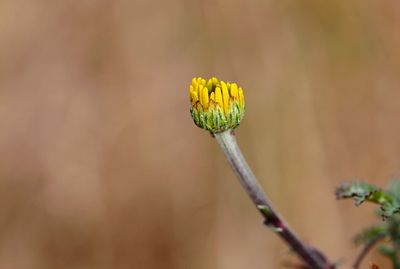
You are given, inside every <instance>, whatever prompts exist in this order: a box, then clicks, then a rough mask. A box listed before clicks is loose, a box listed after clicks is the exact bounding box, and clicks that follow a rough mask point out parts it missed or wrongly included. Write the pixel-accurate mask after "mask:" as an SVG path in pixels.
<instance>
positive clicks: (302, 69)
mask: <svg viewBox="0 0 400 269" xmlns="http://www.w3.org/2000/svg"><path fill="white" fill-rule="evenodd" d="M399 27H400V3H398V2H396V1H383V2H379V1H372V0H366V1H319V0H304V1H286V0H283V1H282V0H267V1H261V0H249V1H226V0H214V1H211V0H204V1H183V0H171V1H161V0H159V1H145V0H134V1H127V0H115V1H105V0H97V1H93V0H92V1H90V0H82V1H67V0H66V1H49V0H47V1H45V0H36V1H22V0H3V1H1V2H0V40H1V41H0V59H1V60H0V124H1V125H0V126H1V132H0V152H1V155H0V208H1V209H0V268H7V269H13V268H16V269H19V268H34V269H35V268H40V269H47V268H75V269H78V268H79V269H83V268H89V269H90V268H93V269H94V268H96V269H102V268H116V269H120V268H121V269H125V268H135V269H136V268H138V269H139V268H146V269H147V268H150V269H151V268H177V269H180V268H182V269H183V268H185V269H186V268H190V269H197V268H198V269H200V268H216V269H235V268H238V269H239V268H285V267H284V263H285V262H286V261H288V260H292V261H293V258H290V255H288V248H287V247H286V246H285V245H284V244H283V243H282V242H281V241H280V240H279V239H278V238H277V236H276V235H275V234H273V232H271V231H269V230H268V229H266V228H265V227H263V225H262V220H261V218H260V216H259V214H258V212H257V211H256V210H255V209H254V207H253V205H252V204H251V202H250V200H249V199H248V198H247V197H246V195H245V193H244V191H243V190H242V189H241V188H240V185H239V183H238V182H237V180H236V178H235V177H234V175H233V173H232V171H231V170H230V168H229V166H228V164H227V162H226V160H225V158H224V156H223V154H222V152H221V150H220V149H219V148H218V146H217V144H216V142H215V141H213V139H212V138H211V136H210V135H209V134H207V133H206V132H205V131H202V130H200V129H198V128H197V127H196V126H195V125H194V124H193V122H192V120H191V118H190V115H189V111H188V109H189V103H188V99H189V97H188V86H189V83H190V81H191V79H192V77H194V76H203V77H209V76H217V77H219V78H220V79H223V80H230V81H236V82H238V83H239V85H241V86H242V87H243V88H244V89H245V97H246V104H247V115H246V117H245V119H244V121H243V123H242V124H241V126H240V127H239V128H238V130H237V138H238V141H239V144H240V145H241V147H242V150H243V152H244V154H245V156H246V157H247V158H248V161H249V163H250V165H251V166H252V167H253V169H254V172H255V174H256V175H257V176H258V177H259V179H260V181H261V183H262V185H263V186H264V187H265V189H266V192H267V193H268V195H269V196H270V199H271V200H272V202H273V203H274V205H275V206H276V207H277V208H278V209H279V210H280V211H281V212H282V214H283V215H284V216H285V217H286V218H287V220H288V221H289V222H290V223H291V225H292V226H293V227H294V228H295V230H297V232H298V233H299V234H300V235H301V237H302V238H303V239H304V240H305V241H306V242H307V243H309V244H312V245H314V246H316V247H318V248H320V249H321V250H322V251H323V252H324V253H325V254H326V255H327V256H328V257H330V258H331V259H332V260H338V259H343V261H344V263H345V264H346V266H343V267H342V268H349V264H351V261H352V259H353V257H354V255H355V254H356V253H357V251H358V250H357V249H356V247H354V246H353V244H352V237H353V235H354V234H355V233H356V232H357V231H359V230H360V229H361V228H362V227H365V226H369V225H371V224H372V223H373V222H374V221H375V216H374V209H373V207H372V206H365V207H364V206H362V207H360V208H357V209H356V208H355V207H354V206H353V204H352V202H351V201H339V202H338V201H336V200H335V196H334V189H335V187H336V186H338V185H339V184H340V183H341V182H344V181H349V180H352V179H365V180H368V181H369V182H372V183H375V184H378V185H379V186H385V185H386V184H387V181H388V180H389V179H390V178H393V177H399V172H400V128H399V117H400V91H399V86H400V76H399V71H400V36H399V33H398V31H399ZM371 261H373V262H375V263H377V264H379V265H380V266H381V267H382V268H385V261H384V260H382V259H381V258H380V257H379V255H376V254H373V255H370V256H368V258H367V259H366V260H365V262H364V267H363V268H367V267H368V264H369V263H370V262H371ZM386 266H387V264H386Z"/></svg>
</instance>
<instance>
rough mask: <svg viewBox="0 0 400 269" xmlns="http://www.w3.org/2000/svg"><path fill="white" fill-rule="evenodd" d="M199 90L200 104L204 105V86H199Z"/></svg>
mask: <svg viewBox="0 0 400 269" xmlns="http://www.w3.org/2000/svg"><path fill="white" fill-rule="evenodd" d="M198 90H199V99H200V100H199V101H200V104H203V85H199V87H198Z"/></svg>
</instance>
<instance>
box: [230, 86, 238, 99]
mask: <svg viewBox="0 0 400 269" xmlns="http://www.w3.org/2000/svg"><path fill="white" fill-rule="evenodd" d="M231 96H232V97H233V98H234V99H236V100H237V99H238V86H237V84H236V83H232V84H231Z"/></svg>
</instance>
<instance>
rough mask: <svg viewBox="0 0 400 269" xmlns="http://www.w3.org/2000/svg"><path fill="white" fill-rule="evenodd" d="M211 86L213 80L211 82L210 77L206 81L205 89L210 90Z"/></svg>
mask: <svg viewBox="0 0 400 269" xmlns="http://www.w3.org/2000/svg"><path fill="white" fill-rule="evenodd" d="M212 88H213V82H212V79H209V80H208V81H207V89H208V90H209V91H211V90H212Z"/></svg>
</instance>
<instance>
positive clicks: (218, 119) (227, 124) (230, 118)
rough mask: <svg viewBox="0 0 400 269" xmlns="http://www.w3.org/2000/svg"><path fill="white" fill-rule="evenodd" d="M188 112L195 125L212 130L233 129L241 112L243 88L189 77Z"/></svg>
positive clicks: (243, 112) (216, 80) (242, 107)
mask: <svg viewBox="0 0 400 269" xmlns="http://www.w3.org/2000/svg"><path fill="white" fill-rule="evenodd" d="M189 97H190V104H191V105H190V113H191V115H192V118H193V120H194V122H195V124H196V125H197V126H199V127H200V128H203V129H206V130H208V131H210V132H212V133H218V132H222V131H225V130H228V129H235V128H236V127H237V126H238V125H239V123H240V121H241V120H242V119H243V117H244V114H245V102H244V96H243V89H242V88H241V87H238V85H237V84H236V83H230V82H224V81H222V80H218V79H217V78H215V77H212V78H210V79H208V80H206V79H203V78H201V77H197V78H193V79H192V83H191V85H190V86H189Z"/></svg>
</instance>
